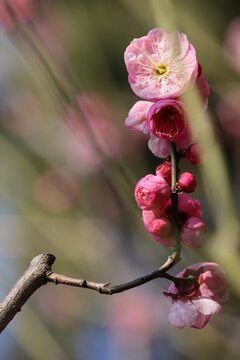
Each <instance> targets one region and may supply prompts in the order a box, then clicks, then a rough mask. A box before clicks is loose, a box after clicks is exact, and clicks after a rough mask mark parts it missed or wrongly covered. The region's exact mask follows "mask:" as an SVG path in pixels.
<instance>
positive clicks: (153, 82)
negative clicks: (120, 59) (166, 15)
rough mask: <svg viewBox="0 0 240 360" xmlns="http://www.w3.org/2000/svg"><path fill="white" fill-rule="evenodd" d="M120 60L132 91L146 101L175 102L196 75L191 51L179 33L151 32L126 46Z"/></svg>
mask: <svg viewBox="0 0 240 360" xmlns="http://www.w3.org/2000/svg"><path fill="white" fill-rule="evenodd" d="M124 59H125V63H126V67H127V71H128V73H129V77H128V81H129V83H130V85H131V88H132V90H133V91H134V92H135V94H136V95H137V96H139V97H141V98H143V99H146V100H152V101H157V100H159V99H166V98H176V97H178V96H180V95H181V94H182V93H183V92H184V91H185V90H186V88H187V87H189V85H191V84H193V83H194V82H195V80H196V78H197V75H198V62H197V58H196V52H195V49H194V47H193V45H192V44H190V42H189V41H188V39H187V36H186V35H185V34H183V33H179V32H173V33H170V32H168V31H166V30H163V29H157V28H156V29H153V30H151V31H150V32H149V33H148V34H147V36H143V37H141V38H139V39H134V40H133V41H132V42H131V43H130V45H129V46H128V47H127V49H126V51H125V54H124Z"/></svg>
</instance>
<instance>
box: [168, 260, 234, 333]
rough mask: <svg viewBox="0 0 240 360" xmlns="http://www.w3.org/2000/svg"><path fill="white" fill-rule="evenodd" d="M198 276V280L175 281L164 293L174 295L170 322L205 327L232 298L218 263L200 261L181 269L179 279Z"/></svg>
mask: <svg viewBox="0 0 240 360" xmlns="http://www.w3.org/2000/svg"><path fill="white" fill-rule="evenodd" d="M189 276H191V277H195V281H186V280H180V281H179V282H177V283H175V284H174V283H171V284H170V286H169V288H168V292H167V293H164V295H166V296H168V297H171V298H172V306H171V308H170V311H169V316H168V317H169V321H170V322H171V324H172V325H173V326H175V327H177V328H179V329H182V328H184V327H185V326H190V327H192V328H196V329H202V328H203V327H204V326H205V325H206V324H207V323H208V321H209V320H210V318H211V316H212V315H214V314H217V313H218V312H219V311H220V310H221V308H222V304H223V303H224V302H225V301H227V299H228V285H227V280H226V277H225V274H224V271H223V269H222V268H221V267H220V266H219V265H218V264H216V263H208V262H200V263H197V264H193V265H191V266H189V267H187V268H186V269H184V270H183V271H181V272H180V273H179V274H178V275H177V278H181V277H184V278H186V277H189Z"/></svg>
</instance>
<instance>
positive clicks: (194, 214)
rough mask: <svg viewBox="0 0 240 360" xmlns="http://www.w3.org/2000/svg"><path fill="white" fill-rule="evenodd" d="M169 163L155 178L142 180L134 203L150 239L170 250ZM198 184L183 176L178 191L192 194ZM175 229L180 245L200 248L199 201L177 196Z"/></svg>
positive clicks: (200, 223) (146, 177) (204, 230)
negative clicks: (176, 229) (178, 234)
mask: <svg viewBox="0 0 240 360" xmlns="http://www.w3.org/2000/svg"><path fill="white" fill-rule="evenodd" d="M171 172H172V171H171V163H170V162H168V161H166V162H164V163H163V164H162V165H160V166H158V167H157V169H156V175H152V174H149V175H147V176H145V177H144V178H143V179H141V180H140V181H139V182H138V183H137V185H136V188H135V199H136V202H137V204H138V206H139V207H140V209H142V210H143V211H142V217H143V223H144V226H145V228H146V229H147V230H148V231H149V233H150V234H151V236H152V238H153V239H154V240H156V241H157V242H159V243H161V244H163V245H164V246H173V245H174V241H173V238H172V236H171V216H172V204H171V190H170V185H171ZM196 185H197V181H196V179H195V177H194V175H192V174H191V173H188V172H186V173H183V174H182V175H181V176H180V178H179V182H178V184H177V188H178V189H179V190H181V191H184V192H193V191H194V189H195V187H196ZM178 225H179V229H180V231H181V242H182V244H184V245H186V246H189V247H191V248H194V249H198V248H200V247H201V245H202V241H203V239H204V234H205V232H206V226H205V224H204V222H203V220H202V212H201V205H200V201H199V200H194V199H192V198H191V197H190V196H188V195H187V194H184V193H179V195H178Z"/></svg>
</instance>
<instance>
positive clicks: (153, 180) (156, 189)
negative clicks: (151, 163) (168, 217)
mask: <svg viewBox="0 0 240 360" xmlns="http://www.w3.org/2000/svg"><path fill="white" fill-rule="evenodd" d="M170 195H171V193H170V189H169V185H168V183H167V182H166V181H165V180H164V179H163V178H162V177H161V176H155V175H152V174H149V175H146V176H145V177H144V178H142V179H141V180H140V181H139V182H138V183H137V185H136V188H135V199H136V202H137V204H138V206H139V207H140V208H141V209H143V210H152V209H154V208H160V209H161V208H162V207H163V206H164V204H165V202H166V201H167V200H168V199H169V198H170Z"/></svg>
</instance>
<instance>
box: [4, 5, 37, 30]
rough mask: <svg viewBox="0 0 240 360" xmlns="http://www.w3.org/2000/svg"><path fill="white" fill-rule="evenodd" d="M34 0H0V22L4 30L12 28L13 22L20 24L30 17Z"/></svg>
mask: <svg viewBox="0 0 240 360" xmlns="http://www.w3.org/2000/svg"><path fill="white" fill-rule="evenodd" d="M33 11H34V0H1V2H0V23H1V24H2V25H3V27H4V28H5V29H6V30H12V29H14V27H15V22H18V23H20V24H23V23H25V22H26V21H28V20H30V19H31V16H32V14H33Z"/></svg>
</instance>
